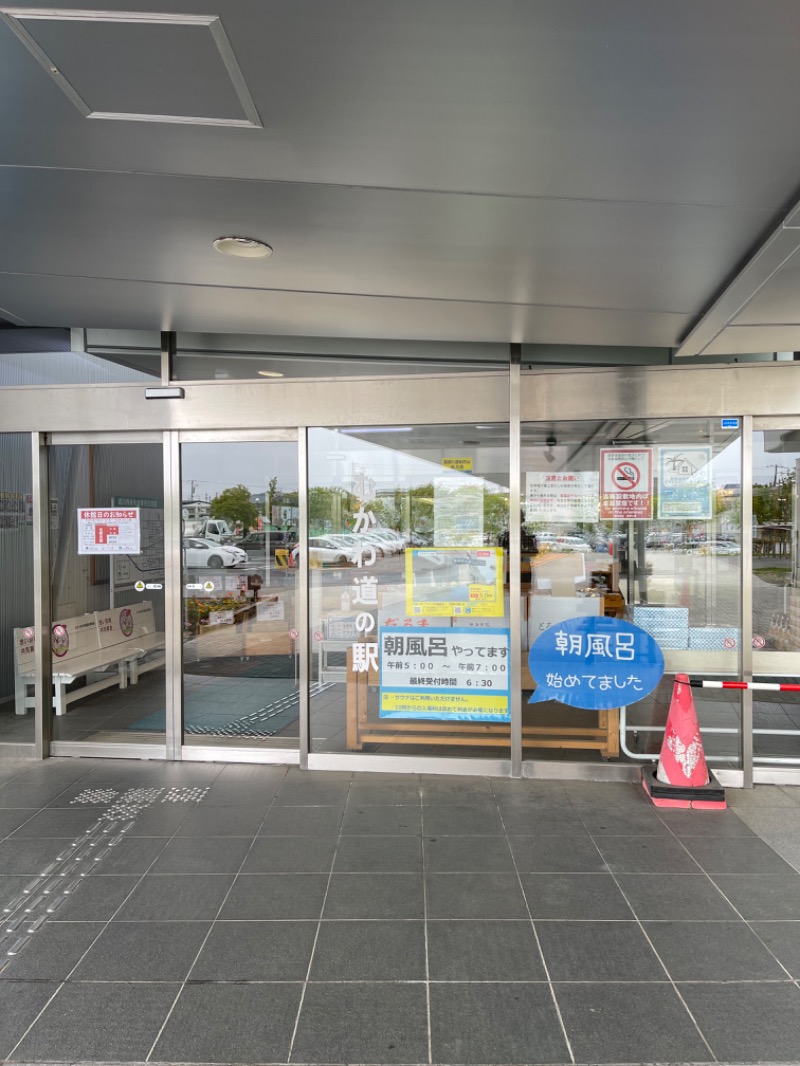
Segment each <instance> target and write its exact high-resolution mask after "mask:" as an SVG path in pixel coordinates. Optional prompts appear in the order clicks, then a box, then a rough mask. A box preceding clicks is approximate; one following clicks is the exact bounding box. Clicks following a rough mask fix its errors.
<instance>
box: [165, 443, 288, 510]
mask: <svg viewBox="0 0 800 1066" xmlns="http://www.w3.org/2000/svg"><path fill="white" fill-rule="evenodd" d="M181 463H182V466H181V484H182V487H181V493H182V498H183V499H184V500H191V499H195V500H211V499H213V498H214V497H215V496H218V495H219V494H220V493H221V492H222V491H223V489H229V488H231V486H233V485H246V486H247V488H248V489H250V491H251V492H252V493H258V492H266V490H267V487H268V486H269V482H270V480H271V478H273V477H277V478H278V488H279V489H280V490H281V491H282V492H296V491H297V445H296V444H291V443H288V442H284V441H251V442H248V443H245V442H242V443H239V442H230V443H229V442H227V441H221V442H219V443H214V444H184V445H182V446H181ZM192 482H194V493H192Z"/></svg>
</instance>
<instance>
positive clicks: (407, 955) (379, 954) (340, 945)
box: [311, 921, 425, 981]
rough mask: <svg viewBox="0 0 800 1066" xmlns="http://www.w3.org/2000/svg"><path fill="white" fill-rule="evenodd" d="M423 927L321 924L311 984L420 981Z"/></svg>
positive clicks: (378, 923) (413, 924)
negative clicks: (322, 982)
mask: <svg viewBox="0 0 800 1066" xmlns="http://www.w3.org/2000/svg"><path fill="white" fill-rule="evenodd" d="M424 979H425V926H424V923H423V922H418V921H365V922H360V921H346V922H323V924H322V925H321V926H320V930H319V938H318V940H317V946H316V949H315V951H314V961H313V963H312V965H311V980H312V981H423V980H424Z"/></svg>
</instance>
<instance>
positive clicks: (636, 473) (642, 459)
mask: <svg viewBox="0 0 800 1066" xmlns="http://www.w3.org/2000/svg"><path fill="white" fill-rule="evenodd" d="M599 517H600V518H601V519H603V518H607V519H608V518H610V519H626V520H627V521H636V520H641V519H649V518H652V517H653V450H652V448H601V449H600V515H599Z"/></svg>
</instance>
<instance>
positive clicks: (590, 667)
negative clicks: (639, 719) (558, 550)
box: [528, 615, 664, 711]
mask: <svg viewBox="0 0 800 1066" xmlns="http://www.w3.org/2000/svg"><path fill="white" fill-rule="evenodd" d="M528 663H529V665H530V669H531V674H532V675H533V679H534V681H535V682H536V691H535V692H534V693H533V695H532V696H531V698H530V700H529V701H528V702H529V703H541V702H542V701H544V700H556V701H557V702H558V703H566V704H569V706H570V707H581V708H583V709H584V710H587V711H607V710H610V709H611V708H612V707H620V706H625V705H626V704H629V703H635V702H636V701H637V700H641V699H644V697H645V696H647V695H648V694H649V693H651V692H652V691H653V689H654V688H655V687H656V685H657V684H658V683H659V681H660V680H661V678H662V676H663V674H664V655H663V652H662V651H661V648H659V646H658V644H656V642H655V640H654V639H653V638H652V637H651V636H650V634H649V633H647V632H646V631H645V630H644V629H641V628H640V627H639V626H635V625H632V624H631V623H630V622H624V621H622V619H619V618H599V617H597V616H595V615H589V616H587V617H582V618H569V619H566V620H565V621H564V622H558V623H556V624H555V625H553V626H550V628H549V629H546V630H545V631H544V633H542V634H541V636H540V637H538V638H537V640H536V641H535V643H534V644H533V646H532V648H531V650H530V652H529V654H528Z"/></svg>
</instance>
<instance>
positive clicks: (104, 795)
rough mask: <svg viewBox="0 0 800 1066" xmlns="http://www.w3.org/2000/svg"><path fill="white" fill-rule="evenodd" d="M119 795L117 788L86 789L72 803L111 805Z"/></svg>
mask: <svg viewBox="0 0 800 1066" xmlns="http://www.w3.org/2000/svg"><path fill="white" fill-rule="evenodd" d="M118 795H119V792H117V790H116V789H115V788H85V789H84V790H83V792H79V793H78V795H77V796H76V797H75V799H74V800H70V803H110V802H111V801H112V800H114V799H116V798H117V796H118Z"/></svg>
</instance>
